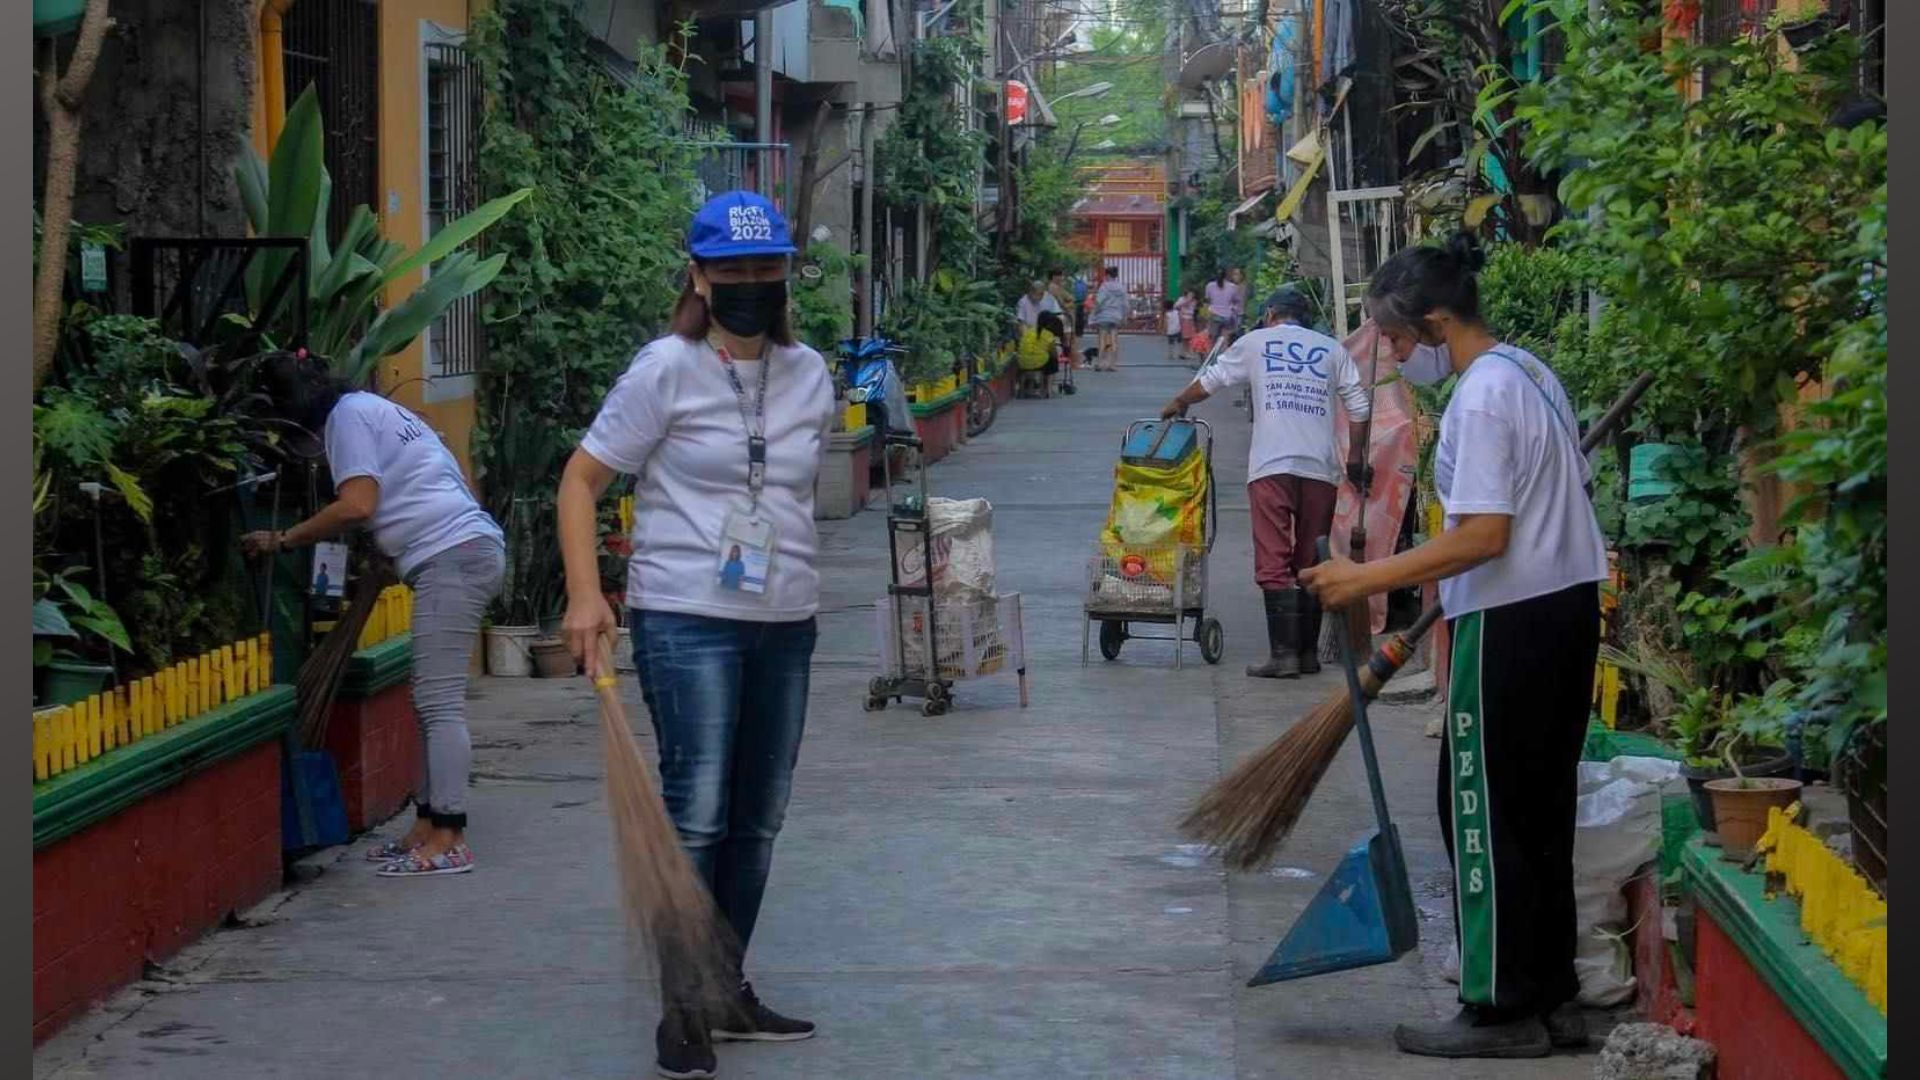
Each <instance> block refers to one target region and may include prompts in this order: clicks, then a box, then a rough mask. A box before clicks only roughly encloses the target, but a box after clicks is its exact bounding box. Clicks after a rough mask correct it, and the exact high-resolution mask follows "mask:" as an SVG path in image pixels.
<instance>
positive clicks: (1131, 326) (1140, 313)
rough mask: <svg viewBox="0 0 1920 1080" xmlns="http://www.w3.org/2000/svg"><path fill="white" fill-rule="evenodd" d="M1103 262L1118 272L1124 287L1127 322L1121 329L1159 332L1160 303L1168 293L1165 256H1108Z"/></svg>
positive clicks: (1130, 331) (1132, 331)
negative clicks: (1125, 288) (1125, 290)
mask: <svg viewBox="0 0 1920 1080" xmlns="http://www.w3.org/2000/svg"><path fill="white" fill-rule="evenodd" d="M1106 265H1107V266H1111V267H1113V268H1114V269H1115V270H1118V271H1120V284H1122V285H1125V286H1126V287H1127V321H1126V322H1125V323H1124V324H1122V325H1121V327H1120V329H1121V330H1123V331H1126V332H1128V333H1158V332H1159V330H1160V325H1161V324H1160V313H1161V310H1162V302H1163V301H1164V300H1165V298H1166V295H1167V289H1166V269H1167V260H1166V258H1165V257H1164V256H1160V255H1108V256H1106Z"/></svg>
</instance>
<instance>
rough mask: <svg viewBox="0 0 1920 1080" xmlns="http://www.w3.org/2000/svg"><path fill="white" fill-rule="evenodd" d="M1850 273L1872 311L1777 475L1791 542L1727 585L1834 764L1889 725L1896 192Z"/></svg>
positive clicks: (1830, 368) (1850, 339) (1843, 339)
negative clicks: (1890, 248) (1749, 613)
mask: <svg viewBox="0 0 1920 1080" xmlns="http://www.w3.org/2000/svg"><path fill="white" fill-rule="evenodd" d="M1852 252H1853V255H1854V257H1855V259H1856V260H1857V261H1856V264H1855V266H1854V267H1853V268H1852V272H1851V273H1850V274H1849V276H1850V277H1851V278H1852V282H1853V283H1854V284H1856V285H1858V286H1859V287H1860V291H1861V306H1862V308H1863V309H1864V310H1863V311H1862V313H1861V314H1860V315H1859V317H1857V318H1856V319H1854V320H1852V321H1850V322H1848V323H1847V324H1845V325H1844V326H1842V327H1840V328H1839V329H1838V330H1837V331H1836V332H1835V333H1834V334H1833V335H1832V337H1831V338H1830V340H1829V345H1830V352H1829V355H1828V359H1827V363H1826V372H1825V374H1826V377H1827V380H1828V384H1829V386H1830V388H1831V391H1832V392H1831V393H1830V394H1828V395H1827V396H1826V397H1824V398H1822V399H1820V400H1818V401H1816V402H1814V403H1812V404H1810V405H1809V406H1808V407H1807V410H1806V416H1805V422H1804V424H1803V425H1802V426H1801V427H1799V428H1797V429H1795V430H1793V431H1791V432H1789V433H1787V434H1786V435H1785V436H1783V437H1782V439H1781V441H1780V449H1781V451H1782V453H1781V455H1780V456H1779V457H1778V458H1777V459H1775V461H1774V462H1773V465H1772V468H1773V469H1774V470H1775V471H1776V472H1777V473H1778V474H1779V475H1780V476H1781V478H1782V479H1784V480H1787V481H1788V482H1790V483H1792V484H1795V485H1798V486H1799V487H1800V488H1801V490H1802V491H1804V492H1805V493H1804V494H1802V495H1801V496H1800V497H1799V498H1797V499H1795V500H1794V502H1793V503H1792V504H1791V505H1790V506H1789V507H1788V509H1787V513H1786V516H1785V518H1786V521H1785V523H1786V524H1787V526H1788V527H1789V528H1790V529H1791V530H1792V533H1791V536H1790V538H1789V539H1788V540H1787V541H1785V542H1784V543H1781V544H1778V545H1774V546H1770V547H1763V548H1759V549H1757V550H1755V551H1754V552H1753V553H1752V554H1750V555H1748V556H1747V557H1746V558H1745V559H1743V560H1741V561H1740V562H1739V563H1736V564H1735V565H1734V566H1732V567H1731V568H1729V569H1728V571H1727V572H1726V574H1725V578H1726V580H1728V581H1729V582H1730V583H1732V584H1733V585H1734V586H1735V587H1736V588H1738V589H1739V590H1740V591H1741V593H1742V595H1743V596H1744V597H1745V599H1746V600H1747V602H1748V603H1749V604H1751V605H1752V606H1753V607H1754V608H1755V609H1756V610H1757V611H1760V612H1762V613H1763V614H1760V615H1758V616H1756V617H1755V618H1754V619H1753V620H1752V622H1751V627H1750V628H1751V631H1752V632H1754V633H1760V634H1768V635H1772V636H1773V637H1774V638H1775V640H1776V647H1777V648H1778V649H1779V651H1780V652H1781V653H1782V654H1784V657H1785V659H1784V662H1783V664H1782V666H1783V667H1784V668H1785V670H1786V671H1787V672H1788V673H1789V675H1790V677H1791V678H1792V679H1793V680H1794V686H1793V707H1794V709H1795V710H1796V711H1797V713H1798V714H1799V716H1800V717H1801V718H1802V720H1803V721H1804V723H1805V725H1806V729H1807V733H1808V734H1809V735H1810V736H1811V737H1812V738H1813V739H1814V740H1815V742H1816V743H1817V744H1818V745H1819V746H1820V747H1821V748H1822V749H1823V750H1825V751H1826V753H1827V754H1828V755H1829V757H1830V758H1831V759H1833V760H1841V759H1842V755H1841V750H1842V748H1843V747H1844V746H1845V745H1846V743H1847V741H1848V740H1849V739H1851V738H1854V737H1855V736H1856V735H1857V734H1858V733H1859V731H1860V730H1861V729H1863V728H1865V727H1869V726H1873V725H1883V724H1885V723H1886V720H1887V642H1886V628H1887V551H1888V543H1887V540H1888V529H1887V478H1888V468H1887V465H1888V459H1887V310H1886V276H1885V261H1886V202H1885V192H1884V190H1883V191H1882V192H1881V194H1880V196H1879V197H1878V198H1877V199H1876V200H1875V203H1874V205H1873V206H1872V207H1871V208H1870V210H1869V212H1868V213H1866V214H1864V215H1863V216H1862V219H1861V222H1860V225H1859V228H1858V232H1857V234H1856V237H1855V240H1854V243H1853V245H1852Z"/></svg>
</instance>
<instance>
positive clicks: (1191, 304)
mask: <svg viewBox="0 0 1920 1080" xmlns="http://www.w3.org/2000/svg"><path fill="white" fill-rule="evenodd" d="M1173 310H1174V311H1176V312H1178V313H1179V315H1180V342H1181V349H1182V351H1185V348H1186V343H1187V342H1188V341H1191V340H1192V339H1193V335H1194V332H1195V331H1196V330H1198V329H1199V328H1200V322H1199V317H1200V290H1198V289H1188V290H1187V291H1185V292H1183V293H1181V294H1180V299H1179V300H1178V301H1176V302H1175V303H1174V305H1173ZM1188 359H1190V360H1192V359H1198V358H1197V357H1192V356H1189V357H1188Z"/></svg>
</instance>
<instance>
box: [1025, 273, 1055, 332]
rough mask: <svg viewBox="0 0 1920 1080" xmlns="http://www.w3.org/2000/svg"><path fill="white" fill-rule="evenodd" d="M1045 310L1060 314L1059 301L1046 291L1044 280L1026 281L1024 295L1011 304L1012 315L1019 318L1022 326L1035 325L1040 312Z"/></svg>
mask: <svg viewBox="0 0 1920 1080" xmlns="http://www.w3.org/2000/svg"><path fill="white" fill-rule="evenodd" d="M1047 311H1050V312H1052V313H1054V314H1055V315H1058V314H1060V313H1061V312H1060V304H1059V302H1058V301H1056V300H1054V298H1053V294H1051V293H1049V292H1048V291H1047V286H1046V283H1045V282H1042V281H1030V282H1028V283H1027V292H1026V295H1024V296H1022V297H1021V298H1020V300H1019V302H1018V303H1016V304H1015V305H1014V306H1013V314H1014V317H1015V318H1017V319H1019V320H1020V325H1022V326H1035V325H1037V324H1038V323H1039V322H1040V314H1041V312H1047Z"/></svg>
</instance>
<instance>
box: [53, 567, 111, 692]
mask: <svg viewBox="0 0 1920 1080" xmlns="http://www.w3.org/2000/svg"><path fill="white" fill-rule="evenodd" d="M84 570H85V567H74V568H70V569H67V570H62V571H60V572H59V573H52V574H50V573H47V572H46V571H45V570H42V569H41V568H40V567H38V566H36V567H34V574H33V666H34V667H44V666H46V664H47V662H48V661H50V660H52V659H53V658H54V655H55V651H56V649H57V646H56V645H55V644H54V642H56V641H76V642H79V643H80V644H81V645H82V646H83V647H84V646H85V645H86V644H88V636H89V635H91V637H92V638H94V639H97V640H98V642H100V643H101V644H103V645H105V646H110V647H112V648H115V649H118V650H120V651H121V652H127V653H130V652H132V651H133V643H132V641H131V640H130V639H129V638H128V636H127V628H126V626H125V624H123V623H122V622H121V621H120V616H119V615H117V614H115V613H114V610H113V608H111V607H109V606H107V604H106V603H105V602H104V601H102V600H100V599H98V598H97V597H95V596H94V595H93V593H91V592H89V591H88V590H87V587H86V586H85V585H82V584H80V582H78V581H76V580H75V575H76V574H78V573H81V572H83V571H84Z"/></svg>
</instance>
